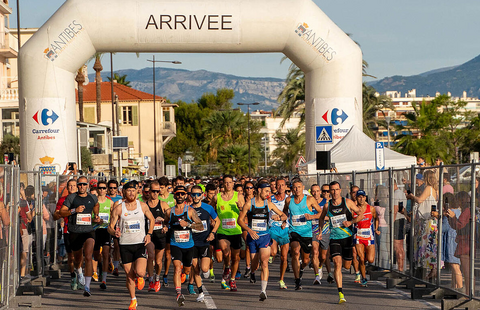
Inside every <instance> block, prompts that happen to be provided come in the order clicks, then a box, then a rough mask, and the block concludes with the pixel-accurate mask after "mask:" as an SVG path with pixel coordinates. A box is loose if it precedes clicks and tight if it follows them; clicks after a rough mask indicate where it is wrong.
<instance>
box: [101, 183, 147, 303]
mask: <svg viewBox="0 0 480 310" xmlns="http://www.w3.org/2000/svg"><path fill="white" fill-rule="evenodd" d="M123 197H124V200H122V201H117V202H116V203H115V205H114V207H113V211H112V220H111V221H110V225H108V232H109V233H110V234H111V235H115V236H116V237H117V238H118V240H119V245H120V255H121V257H122V263H123V268H124V269H125V274H126V275H127V277H126V287H127V289H128V292H129V293H130V298H131V301H130V306H129V307H128V309H129V310H135V309H137V305H138V303H137V298H136V297H135V286H137V288H138V289H139V290H142V289H143V287H144V285H145V282H144V280H143V277H144V276H145V269H146V267H147V249H146V246H147V245H148V244H149V243H150V238H151V236H152V232H153V228H154V224H153V223H154V222H155V219H154V218H153V215H152V213H151V212H150V210H149V208H148V206H147V205H146V204H145V203H143V202H140V201H138V200H137V199H136V198H137V189H136V185H135V183H134V182H128V183H126V184H125V185H123ZM145 217H147V218H148V221H149V229H148V233H147V234H145ZM117 222H118V226H117V228H115V225H117ZM132 263H134V265H133V266H132ZM135 279H136V281H135ZM135 282H136V284H135Z"/></svg>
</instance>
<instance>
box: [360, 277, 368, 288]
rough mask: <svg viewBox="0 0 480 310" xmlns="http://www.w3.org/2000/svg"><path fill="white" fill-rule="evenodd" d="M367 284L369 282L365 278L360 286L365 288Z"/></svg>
mask: <svg viewBox="0 0 480 310" xmlns="http://www.w3.org/2000/svg"><path fill="white" fill-rule="evenodd" d="M367 284H368V281H367V279H365V278H363V279H362V282H360V285H361V286H364V287H367Z"/></svg>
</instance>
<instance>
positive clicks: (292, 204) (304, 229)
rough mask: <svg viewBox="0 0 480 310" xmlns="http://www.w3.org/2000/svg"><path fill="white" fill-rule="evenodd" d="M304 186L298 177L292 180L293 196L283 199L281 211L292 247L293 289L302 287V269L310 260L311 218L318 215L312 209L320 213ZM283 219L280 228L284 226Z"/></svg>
mask: <svg viewBox="0 0 480 310" xmlns="http://www.w3.org/2000/svg"><path fill="white" fill-rule="evenodd" d="M304 190H305V186H303V183H302V181H301V180H300V179H294V180H293V181H292V191H293V197H288V198H287V199H286V200H285V207H284V209H283V213H285V214H288V224H289V233H290V246H291V247H292V254H291V255H292V267H293V274H294V276H295V290H297V291H298V290H301V289H302V282H301V279H302V276H303V269H304V268H305V266H307V265H308V263H309V262H310V251H311V249H312V236H313V234H312V220H313V219H315V218H318V217H319V215H313V210H314V209H315V210H317V212H318V213H321V212H322V210H321V209H320V207H319V206H318V203H317V201H316V200H315V198H313V197H312V196H307V195H305V194H304ZM286 224H287V222H286V221H284V222H283V224H282V228H285V227H286ZM300 249H301V250H302V251H303V255H302V265H301V266H300Z"/></svg>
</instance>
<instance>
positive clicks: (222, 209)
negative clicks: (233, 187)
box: [217, 192, 242, 236]
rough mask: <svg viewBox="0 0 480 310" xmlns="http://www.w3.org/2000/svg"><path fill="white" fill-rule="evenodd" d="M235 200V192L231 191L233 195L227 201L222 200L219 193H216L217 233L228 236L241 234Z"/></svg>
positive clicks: (238, 211) (236, 194)
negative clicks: (218, 225)
mask: <svg viewBox="0 0 480 310" xmlns="http://www.w3.org/2000/svg"><path fill="white" fill-rule="evenodd" d="M237 201H238V193H237V192H233V197H232V199H230V200H229V201H224V200H223V199H222V194H221V193H218V194H217V214H218V218H219V219H220V227H219V228H218V231H217V233H219V234H222V235H229V236H231V235H240V234H242V228H241V227H240V225H238V223H237V220H238V215H239V214H240V210H239V209H238V206H237Z"/></svg>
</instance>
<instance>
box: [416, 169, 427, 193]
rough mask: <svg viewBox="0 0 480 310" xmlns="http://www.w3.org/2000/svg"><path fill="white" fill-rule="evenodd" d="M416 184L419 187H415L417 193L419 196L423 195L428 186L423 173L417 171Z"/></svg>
mask: <svg viewBox="0 0 480 310" xmlns="http://www.w3.org/2000/svg"><path fill="white" fill-rule="evenodd" d="M415 184H416V185H417V187H416V188H415V194H416V195H417V196H420V195H422V193H423V191H424V190H425V187H426V185H425V181H424V180H423V174H421V173H417V175H416V176H415Z"/></svg>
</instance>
